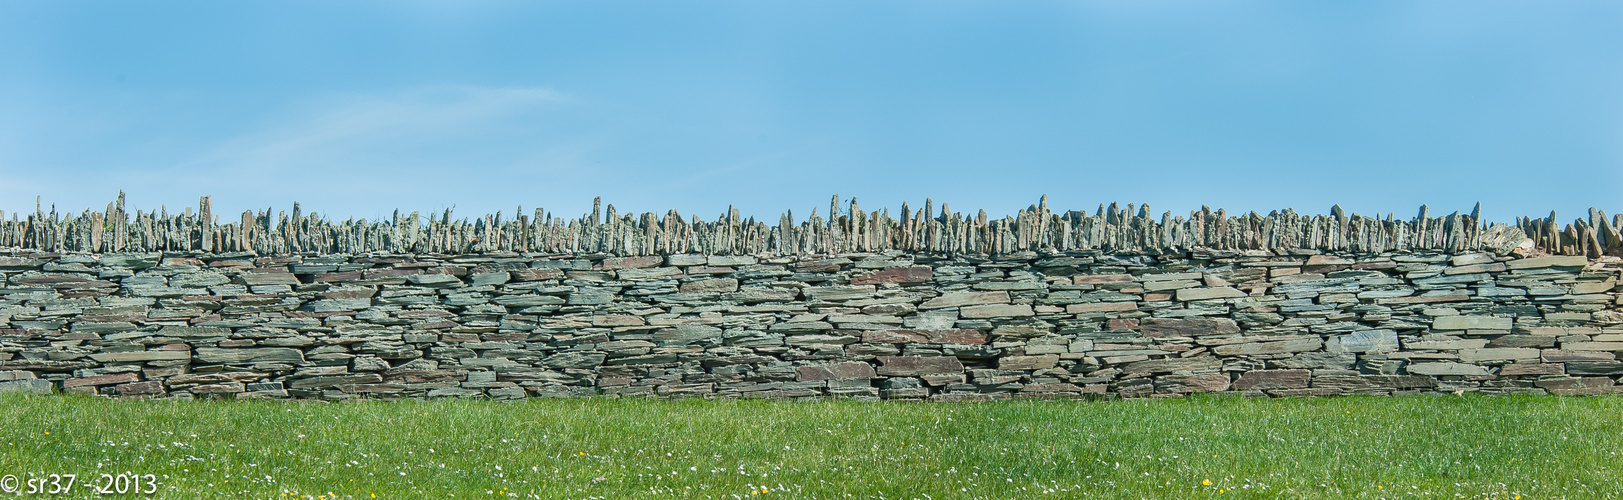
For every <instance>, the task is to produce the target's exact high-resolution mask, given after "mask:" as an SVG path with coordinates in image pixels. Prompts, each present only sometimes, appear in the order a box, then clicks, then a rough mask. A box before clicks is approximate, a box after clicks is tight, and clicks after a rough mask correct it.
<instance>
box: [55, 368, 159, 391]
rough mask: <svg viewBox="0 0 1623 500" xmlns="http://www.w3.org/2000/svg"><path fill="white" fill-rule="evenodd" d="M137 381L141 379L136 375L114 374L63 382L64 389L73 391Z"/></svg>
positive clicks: (126, 373)
mask: <svg viewBox="0 0 1623 500" xmlns="http://www.w3.org/2000/svg"><path fill="white" fill-rule="evenodd" d="M137 380H140V378H139V377H138V376H136V374H134V373H129V372H125V373H112V374H108V375H96V376H93V377H79V378H70V379H67V380H63V381H62V388H63V389H72V388H74V387H86V386H98V385H113V384H125V383H130V382H135V381H137Z"/></svg>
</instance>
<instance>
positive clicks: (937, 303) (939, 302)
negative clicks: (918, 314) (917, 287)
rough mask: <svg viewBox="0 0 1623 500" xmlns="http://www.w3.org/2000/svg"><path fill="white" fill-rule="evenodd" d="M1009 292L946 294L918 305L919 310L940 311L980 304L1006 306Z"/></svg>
mask: <svg viewBox="0 0 1623 500" xmlns="http://www.w3.org/2000/svg"><path fill="white" fill-rule="evenodd" d="M1008 302H1009V292H1006V291H1001V290H1000V291H995V292H948V293H944V294H941V296H940V297H936V298H934V299H930V300H927V301H925V302H924V303H923V304H919V309H921V310H923V309H942V308H948V307H963V306H975V305H982V304H1007V303H1008Z"/></svg>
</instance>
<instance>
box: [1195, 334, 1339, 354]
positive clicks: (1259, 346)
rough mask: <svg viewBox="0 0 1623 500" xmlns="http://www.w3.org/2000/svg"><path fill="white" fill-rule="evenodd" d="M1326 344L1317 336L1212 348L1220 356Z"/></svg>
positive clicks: (1307, 348) (1273, 352) (1308, 347)
mask: <svg viewBox="0 0 1623 500" xmlns="http://www.w3.org/2000/svg"><path fill="white" fill-rule="evenodd" d="M1323 346H1324V341H1322V340H1319V339H1317V338H1305V339H1292V340H1281V341H1276V342H1250V343H1245V344H1229V345H1221V346H1217V347H1215V348H1213V349H1212V352H1215V353H1217V355H1218V356H1258V355H1263V354H1283V353H1288V352H1303V351H1316V350H1318V349H1319V348H1320V347H1323Z"/></svg>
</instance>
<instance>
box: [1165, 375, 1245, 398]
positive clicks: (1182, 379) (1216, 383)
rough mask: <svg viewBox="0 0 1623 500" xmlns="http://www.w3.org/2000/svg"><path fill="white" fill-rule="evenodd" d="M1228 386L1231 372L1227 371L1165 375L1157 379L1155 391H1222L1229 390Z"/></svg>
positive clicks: (1182, 392) (1186, 392) (1177, 392)
mask: <svg viewBox="0 0 1623 500" xmlns="http://www.w3.org/2000/svg"><path fill="white" fill-rule="evenodd" d="M1228 388H1229V374H1227V373H1196V374H1190V375H1165V376H1162V377H1159V378H1157V379H1155V391H1156V392H1160V393H1172V394H1188V393H1194V392H1221V391H1226V390H1228Z"/></svg>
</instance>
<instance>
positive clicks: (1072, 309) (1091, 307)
mask: <svg viewBox="0 0 1623 500" xmlns="http://www.w3.org/2000/svg"><path fill="white" fill-rule="evenodd" d="M1137 310H1138V303H1137V302H1095V303H1092V304H1071V305H1068V306H1065V313H1066V314H1087V313H1101V312H1126V311H1137Z"/></svg>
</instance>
